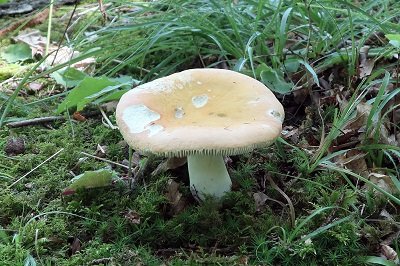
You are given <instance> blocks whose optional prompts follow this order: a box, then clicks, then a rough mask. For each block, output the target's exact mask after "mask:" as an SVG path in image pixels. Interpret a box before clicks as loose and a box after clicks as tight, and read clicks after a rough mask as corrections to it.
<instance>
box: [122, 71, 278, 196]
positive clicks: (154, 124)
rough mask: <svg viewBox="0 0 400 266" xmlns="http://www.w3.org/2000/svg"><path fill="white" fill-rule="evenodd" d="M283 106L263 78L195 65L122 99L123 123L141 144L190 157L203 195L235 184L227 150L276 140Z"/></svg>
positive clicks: (195, 187) (193, 180) (194, 182)
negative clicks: (199, 67)
mask: <svg viewBox="0 0 400 266" xmlns="http://www.w3.org/2000/svg"><path fill="white" fill-rule="evenodd" d="M283 117H284V111H283V107H282V105H281V104H280V102H279V101H278V100H277V99H276V97H275V96H274V94H273V93H272V92H271V91H270V90H269V89H268V88H267V87H266V86H265V85H264V84H262V83H261V82H259V81H257V80H255V79H253V78H250V77H248V76H246V75H243V74H240V73H237V72H234V71H230V70H224V69H191V70H186V71H183V72H180V73H176V74H172V75H170V76H167V77H163V78H160V79H156V80H154V81H151V82H149V83H145V84H143V85H140V86H138V87H136V88H134V89H132V90H130V91H129V92H127V93H125V94H124V95H123V96H122V97H121V100H120V101H119V103H118V106H117V111H116V119H117V124H118V126H119V129H120V131H121V133H122V135H123V137H124V139H125V140H126V141H127V142H128V144H129V145H130V146H131V147H132V148H133V149H135V150H139V151H142V152H145V153H153V154H156V155H163V156H168V157H185V156H187V157H188V168H189V179H190V187H191V190H192V192H193V195H194V196H195V197H196V198H197V199H201V200H202V199H204V198H205V197H206V196H207V195H210V196H213V197H215V198H217V199H219V198H221V197H223V195H224V194H225V193H226V192H228V191H230V190H231V185H232V182H231V179H230V177H229V174H228V172H227V170H226V167H225V163H224V160H223V156H229V155H235V154H242V153H245V152H249V151H251V150H253V149H255V148H258V147H265V146H268V145H270V144H271V143H272V142H273V141H274V140H275V139H276V138H277V137H278V136H279V134H280V132H281V130H282V121H283Z"/></svg>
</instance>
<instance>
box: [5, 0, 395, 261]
mask: <svg viewBox="0 0 400 266" xmlns="http://www.w3.org/2000/svg"><path fill="white" fill-rule="evenodd" d="M100 2H102V1H100ZM222 2H224V3H222ZM225 2H226V3H225ZM227 2H229V3H227ZM278 2H279V3H278ZM284 2H285V3H283V1H254V2H253V1H232V2H231V1H221V3H219V2H215V1H200V0H196V1H183V0H182V1H181V0H177V1H166V0H160V1H153V2H147V1H145V2H131V3H126V2H124V1H103V3H102V4H103V5H101V6H100V7H99V3H97V2H95V3H93V1H83V2H82V3H80V4H79V5H77V6H74V5H65V6H59V5H56V7H55V10H54V12H53V13H51V12H50V13H51V20H52V26H51V30H50V33H51V36H50V38H51V40H53V41H52V42H49V44H48V46H46V43H47V39H46V37H49V33H48V25H49V9H47V8H42V9H40V10H38V11H36V12H34V13H28V14H24V15H17V16H3V17H1V18H0V25H1V26H2V30H1V31H0V39H1V41H0V56H1V58H0V115H1V118H0V262H1V263H0V265H10V266H11V265H13V266H14V265H31V266H33V265H200V264H206V265H214V264H215V265H396V264H398V263H399V256H398V254H399V252H400V181H399V178H400V177H399V176H400V171H399V165H400V145H399V143H400V127H399V123H400V96H399V94H400V86H399V84H400V83H399V69H400V68H399V59H398V53H399V51H400V26H399V25H400V18H399V16H398V12H397V11H396V10H398V8H400V4H399V3H398V2H397V1H372V0H370V1H367V0H366V1H354V2H355V3H348V2H347V1H338V2H337V4H332V3H331V2H332V1H326V2H324V1H323V3H320V4H316V3H314V2H313V1H302V2H301V3H300V2H299V1H284ZM286 2H287V3H286ZM46 50H48V51H50V56H49V57H48V58H45V57H44V55H45V54H46ZM76 51H79V54H78V53H76ZM199 67H213V68H225V69H231V70H235V71H239V72H242V73H244V74H247V75H249V76H252V77H254V78H256V79H258V80H260V81H262V82H263V83H264V84H265V85H267V86H268V87H269V88H270V89H271V90H272V91H273V92H274V93H275V94H276V96H277V98H278V99H279V100H280V101H281V102H282V104H283V106H284V109H285V121H284V123H283V131H282V135H281V137H279V138H278V139H277V140H276V142H275V143H274V144H273V145H272V146H270V147H267V148H262V149H256V150H254V151H253V152H251V153H248V154H243V155H235V156H230V157H227V158H225V159H226V164H227V168H228V171H229V173H230V175H231V178H232V182H233V185H232V191H231V192H229V193H227V194H226V196H224V198H223V199H222V200H221V201H220V202H217V201H214V200H213V199H207V200H205V201H204V202H201V203H199V202H197V201H196V200H195V199H194V197H193V196H192V194H191V192H190V189H189V178H188V171H187V165H186V164H185V160H184V159H183V160H182V159H181V160H166V159H165V158H162V157H152V156H147V155H144V154H141V153H139V152H137V151H133V152H132V153H131V156H129V155H130V152H129V147H128V145H127V144H126V142H125V141H124V140H123V138H122V136H121V134H120V132H119V130H118V128H117V127H116V121H115V106H116V103H117V101H118V99H119V97H120V96H121V95H122V94H123V93H125V92H126V91H128V90H129V89H131V88H132V87H135V86H136V85H138V84H141V83H145V82H148V81H151V80H153V79H156V78H157V77H161V76H166V75H169V74H171V73H174V72H179V71H182V70H185V69H189V68H199ZM32 119H38V120H36V121H35V120H32ZM129 158H131V162H129ZM100 176H101V177H104V178H100ZM74 178H75V182H76V179H77V178H78V179H79V178H80V180H81V181H80V183H75V184H74V183H72V184H74V185H71V180H72V179H74Z"/></svg>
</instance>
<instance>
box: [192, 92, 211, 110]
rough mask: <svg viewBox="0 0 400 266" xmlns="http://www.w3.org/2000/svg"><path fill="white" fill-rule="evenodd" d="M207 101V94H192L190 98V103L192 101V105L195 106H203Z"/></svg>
mask: <svg viewBox="0 0 400 266" xmlns="http://www.w3.org/2000/svg"><path fill="white" fill-rule="evenodd" d="M207 102H208V96H207V94H202V95H199V96H194V97H193V98H192V103H193V105H194V107H196V108H201V107H203V106H205V105H206V104H207Z"/></svg>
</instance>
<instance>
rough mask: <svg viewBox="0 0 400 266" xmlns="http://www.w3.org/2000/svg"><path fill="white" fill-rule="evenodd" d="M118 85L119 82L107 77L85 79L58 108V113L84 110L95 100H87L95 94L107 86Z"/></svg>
mask: <svg viewBox="0 0 400 266" xmlns="http://www.w3.org/2000/svg"><path fill="white" fill-rule="evenodd" d="M113 85H117V82H115V81H111V80H110V79H108V78H107V77H99V78H94V77H89V76H88V77H85V78H84V79H83V80H82V81H81V82H80V83H79V84H78V86H76V87H75V88H74V89H72V90H71V92H70V93H69V94H68V96H67V97H66V98H65V100H64V101H63V102H62V103H61V104H60V105H59V106H58V108H57V113H62V112H64V111H65V110H67V109H69V108H71V107H75V106H76V108H77V111H80V110H82V109H83V108H84V107H85V105H87V104H88V103H90V102H92V101H93V100H94V99H91V98H87V96H90V95H92V94H95V93H97V92H99V91H101V90H102V89H104V88H106V87H107V86H113Z"/></svg>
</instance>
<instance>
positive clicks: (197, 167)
mask: <svg viewBox="0 0 400 266" xmlns="http://www.w3.org/2000/svg"><path fill="white" fill-rule="evenodd" d="M187 162H188V168H189V179H190V190H191V191H192V194H193V196H195V197H196V198H199V199H200V200H204V198H205V196H206V195H210V196H213V197H215V198H217V199H219V198H221V197H222V196H223V195H224V194H225V192H228V191H230V190H231V186H232V182H231V178H230V177H229V174H228V171H227V170H226V167H225V162H224V158H223V157H222V156H217V155H189V156H188V157H187Z"/></svg>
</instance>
